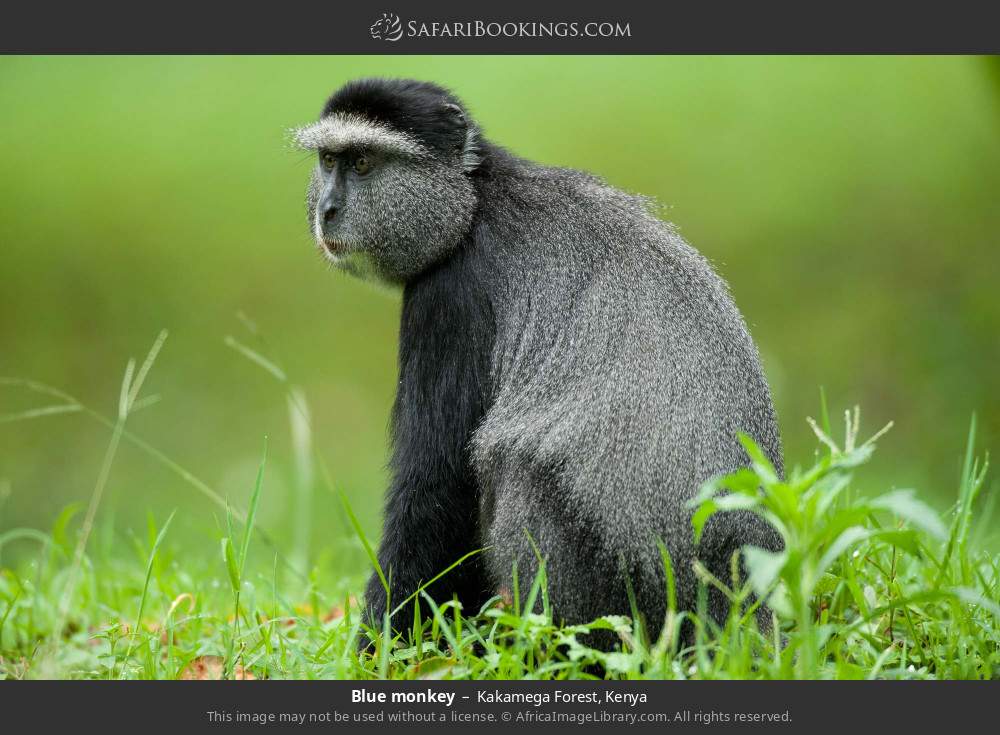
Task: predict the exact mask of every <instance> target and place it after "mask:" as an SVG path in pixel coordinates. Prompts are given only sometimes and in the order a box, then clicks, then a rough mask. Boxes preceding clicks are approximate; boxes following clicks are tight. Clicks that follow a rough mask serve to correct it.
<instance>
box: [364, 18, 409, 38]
mask: <svg viewBox="0 0 1000 735" xmlns="http://www.w3.org/2000/svg"><path fill="white" fill-rule="evenodd" d="M368 30H369V31H370V32H371V34H372V38H374V39H375V40H376V41H398V40H399V39H401V38H402V37H403V24H402V22H400V20H399V16H398V15H396V14H395V13H382V17H381V18H379V19H378V20H377V21H375V22H374V23H372V26H371V28H369V29H368Z"/></svg>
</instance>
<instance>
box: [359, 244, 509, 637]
mask: <svg viewBox="0 0 1000 735" xmlns="http://www.w3.org/2000/svg"><path fill="white" fill-rule="evenodd" d="M460 266H461V263H456V264H454V265H453V266H449V267H444V268H442V269H441V270H439V271H438V272H437V273H436V274H434V275H433V276H431V277H428V278H427V279H425V280H423V281H421V282H420V283H419V284H417V285H415V286H412V287H407V289H406V292H405V294H404V301H403V313H402V323H401V328H400V355H399V356H400V373H399V387H398V390H397V394H396V403H395V406H394V408H393V437H392V438H393V447H392V459H391V461H390V468H391V470H392V476H393V478H392V482H391V484H390V486H389V490H388V493H387V496H386V509H385V522H384V527H383V533H382V541H381V545H380V548H379V552H378V559H379V564H380V565H381V567H382V570H383V571H384V573H385V576H386V578H387V579H388V580H389V594H388V599H387V595H386V590H385V588H384V586H383V585H382V582H381V580H380V579H379V578H378V576H377V575H375V574H373V575H372V578H371V580H370V581H369V583H368V588H367V592H366V607H367V610H368V621H369V624H371V625H373V626H374V627H376V628H378V629H381V627H382V625H383V616H384V614H385V613H386V612H391V611H392V609H393V608H395V607H396V606H398V605H399V604H400V603H402V602H403V601H404V600H406V599H407V598H408V597H409V596H410V595H412V594H413V593H414V592H415V591H416V590H417V589H418V588H419V587H420V585H422V584H424V583H427V582H429V581H430V580H431V579H433V578H434V577H436V576H437V575H439V574H440V573H441V572H443V571H444V570H445V569H447V568H448V567H449V566H451V565H452V564H454V563H455V562H456V561H458V560H459V559H460V558H462V557H463V556H465V555H466V554H468V553H470V552H472V551H475V550H476V549H478V548H480V546H481V541H480V534H479V529H478V496H477V492H476V489H475V482H474V479H473V476H472V472H471V469H470V465H469V461H468V457H467V448H468V443H469V436H470V435H471V433H472V431H473V429H474V428H475V426H476V425H477V423H478V422H479V421H480V419H481V418H482V416H483V413H484V411H485V408H484V406H485V402H486V400H487V399H486V395H487V386H488V382H489V364H488V360H489V350H490V346H491V343H492V327H491V318H492V317H491V315H490V314H489V313H488V310H486V309H485V307H484V306H483V304H482V303H481V301H480V300H479V299H478V298H477V290H476V289H475V287H474V285H471V284H470V279H469V278H468V277H467V276H461V274H458V276H456V274H455V273H453V272H452V271H453V270H454V269H459V268H460ZM485 591H486V585H485V584H484V583H483V581H482V573H481V568H480V562H479V559H478V558H477V557H472V558H470V559H467V560H466V561H465V562H463V563H462V564H461V565H460V566H459V567H457V568H455V569H453V570H451V571H450V572H448V573H447V574H446V575H445V576H444V577H443V578H442V579H440V580H439V581H438V582H436V583H435V584H434V585H432V586H431V587H429V588H428V589H427V592H428V594H429V595H430V596H431V597H432V598H433V599H434V600H435V601H436V602H438V603H441V602H445V601H448V600H450V599H451V598H452V596H453V595H457V596H458V597H459V599H460V600H462V602H463V604H465V605H466V607H467V609H468V608H469V607H471V606H473V605H476V604H481V602H482V601H485V597H484V593H485ZM418 602H419V600H418ZM412 618H413V608H412V606H411V605H409V604H408V605H406V606H405V608H403V609H402V610H401V611H400V612H399V613H398V614H397V617H396V619H394V620H393V627H395V628H397V629H398V628H399V627H400V626H405V625H407V624H408V622H409V621H410V620H412Z"/></svg>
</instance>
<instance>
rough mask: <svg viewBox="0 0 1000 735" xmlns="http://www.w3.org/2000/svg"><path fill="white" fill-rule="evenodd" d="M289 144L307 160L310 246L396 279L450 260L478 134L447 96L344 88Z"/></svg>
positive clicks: (469, 208)
mask: <svg viewBox="0 0 1000 735" xmlns="http://www.w3.org/2000/svg"><path fill="white" fill-rule="evenodd" d="M295 140H296V142H297V144H298V145H299V146H300V147H302V148H304V149H307V150H310V151H315V154H316V166H315V168H314V169H313V171H312V177H311V180H310V183H309V190H308V194H307V197H306V203H307V211H308V215H309V224H310V227H311V228H312V231H313V235H314V236H315V238H316V243H317V245H318V246H319V248H320V250H321V251H322V252H323V254H324V255H326V257H328V258H329V259H330V260H332V261H333V262H334V263H335V264H336V265H337V266H339V267H341V268H343V269H344V270H347V271H349V272H352V273H355V274H357V275H361V276H372V277H376V278H379V279H381V280H385V281H389V282H392V283H405V282H407V281H409V280H411V279H413V278H415V277H417V276H418V275H419V274H420V273H422V272H423V271H425V270H426V269H427V268H429V267H430V266H432V265H434V264H435V263H438V262H440V261H441V260H443V259H445V258H447V257H448V256H449V255H450V254H452V253H453V252H454V251H455V250H456V249H457V248H458V246H459V244H460V243H461V241H462V238H463V237H464V236H465V235H466V233H467V232H468V231H469V227H470V225H471V222H472V217H473V213H474V211H475V207H476V195H475V190H474V187H473V184H472V180H471V179H470V174H471V173H472V171H474V170H475V168H476V167H477V166H478V165H479V162H480V157H479V154H478V151H479V144H480V138H479V131H478V129H477V128H476V126H475V124H474V123H473V122H472V120H471V119H469V117H468V116H467V114H466V112H465V110H464V109H463V107H462V104H461V102H459V100H458V99H456V98H455V97H454V96H453V95H452V94H451V93H449V92H448V91H447V90H445V89H442V88H441V87H438V86H437V85H434V84H429V83H426V82H415V81H410V80H397V79H362V80H358V81H354V82H350V83H348V84H347V85H345V86H344V87H342V88H341V89H339V90H338V91H337V92H335V93H334V95H333V96H332V97H330V99H329V100H328V101H327V103H326V105H325V106H324V108H323V112H322V114H321V115H320V118H319V121H318V122H315V123H313V124H312V125H308V126H306V127H303V128H300V129H299V130H297V131H295Z"/></svg>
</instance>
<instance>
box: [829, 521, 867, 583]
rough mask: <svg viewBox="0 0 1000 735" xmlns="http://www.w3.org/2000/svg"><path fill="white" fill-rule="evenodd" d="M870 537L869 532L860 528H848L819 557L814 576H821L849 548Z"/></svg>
mask: <svg viewBox="0 0 1000 735" xmlns="http://www.w3.org/2000/svg"><path fill="white" fill-rule="evenodd" d="M870 535H871V531H869V530H868V529H866V528H862V527H861V526H850V527H849V528H846V529H844V531H843V532H842V533H841V534H840V535H839V536H837V538H835V539H834V540H833V543H831V544H830V545H829V546H828V547H827V549H826V551H825V552H824V553H823V556H822V557H820V560H819V564H818V565H817V567H816V576H817V577H820V576H822V575H823V574H824V573H825V572H826V570H827V569H829V568H830V565H831V564H833V562H835V561H836V560H837V558H838V557H839V556H840V555H841V554H843V553H844V552H845V551H847V550H848V549H849V548H850V547H851V546H853V545H854V544H856V543H858V542H859V541H863V540H864V539H866V538H868V537H869V536H870Z"/></svg>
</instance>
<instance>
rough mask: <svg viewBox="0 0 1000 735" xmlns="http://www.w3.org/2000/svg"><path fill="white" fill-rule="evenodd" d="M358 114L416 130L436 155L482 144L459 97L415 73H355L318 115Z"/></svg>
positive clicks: (411, 133)
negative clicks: (387, 76)
mask: <svg viewBox="0 0 1000 735" xmlns="http://www.w3.org/2000/svg"><path fill="white" fill-rule="evenodd" d="M336 114H347V115H358V116H361V117H363V118H365V119H368V120H371V121H372V122H376V123H380V124H382V125H385V126H388V127H390V128H392V129H393V130H398V131H400V132H402V133H406V134H407V135H409V136H412V137H413V138H415V139H416V140H418V141H420V142H421V143H422V144H423V145H424V146H425V147H426V148H427V149H428V150H430V151H431V152H433V153H434V154H436V155H437V156H439V157H441V158H444V159H448V158H450V157H452V156H454V155H456V154H459V155H462V154H466V161H465V165H466V169H467V170H469V169H471V168H474V165H473V166H469V165H468V164H469V163H470V161H469V160H468V158H469V155H470V154H471V155H474V154H475V152H476V151H477V150H478V148H479V143H480V141H479V130H478V129H477V127H476V125H475V124H474V123H473V121H472V120H471V119H470V117H469V115H468V113H467V112H466V111H465V107H464V105H463V104H462V102H461V100H459V99H458V97H456V96H455V95H454V94H452V93H451V92H450V91H448V90H447V89H445V88H444V87H441V86H439V85H437V84H433V83H431V82H420V81H416V80H414V79H380V78H369V79H357V80H354V81H351V82H348V83H347V84H345V85H344V86H343V87H341V88H340V89H338V90H337V91H336V92H334V94H333V95H332V96H331V97H330V98H329V99H328V100H327V102H326V104H325V105H324V106H323V112H322V113H321V114H320V118H325V117H329V116H331V115H336Z"/></svg>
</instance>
